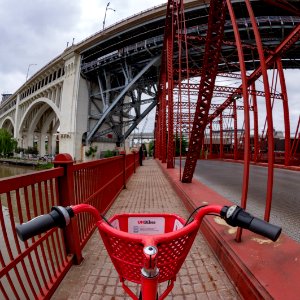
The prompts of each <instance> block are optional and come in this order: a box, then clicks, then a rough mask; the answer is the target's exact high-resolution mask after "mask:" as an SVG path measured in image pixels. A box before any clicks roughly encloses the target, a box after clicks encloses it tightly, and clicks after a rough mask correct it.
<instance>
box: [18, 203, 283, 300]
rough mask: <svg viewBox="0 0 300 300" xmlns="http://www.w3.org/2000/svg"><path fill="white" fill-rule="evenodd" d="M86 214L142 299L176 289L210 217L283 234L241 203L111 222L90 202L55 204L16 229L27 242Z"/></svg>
mask: <svg viewBox="0 0 300 300" xmlns="http://www.w3.org/2000/svg"><path fill="white" fill-rule="evenodd" d="M82 212H87V213H90V214H92V215H93V216H94V218H95V222H96V225H97V227H98V229H99V232H100V235H101V237H102V239H103V242H104V244H105V247H106V249H107V251H108V254H109V256H110V258H111V260H112V262H113V264H114V266H115V268H116V270H117V272H118V274H119V277H120V281H121V283H122V287H123V289H124V290H125V292H126V293H127V294H128V295H129V296H130V297H131V298H132V299H136V300H138V299H142V300H155V299H159V300H162V299H164V298H165V297H166V296H167V295H168V294H169V293H170V291H171V290H172V288H173V286H174V282H175V280H176V274H177V273H178V271H179V270H180V268H181V266H182V264H183V262H184V260H185V258H186V256H187V254H188V252H189V250H190V248H191V246H192V244H193V241H194V239H195V237H196V234H197V232H198V229H199V227H200V225H201V221H202V219H203V217H204V216H205V215H210V214H214V215H218V216H220V217H221V218H223V219H224V220H225V221H226V222H227V223H228V224H229V225H231V226H234V227H235V226H239V227H242V228H246V229H248V230H251V231H252V232H255V233H258V234H260V235H262V236H265V237H267V238H269V239H271V240H273V241H276V240H277V239H278V237H279V235H280V233H281V228H280V227H278V226H276V225H272V224H270V223H267V222H265V221H263V220H261V219H258V218H255V217H253V216H252V215H250V214H249V213H247V212H246V211H244V210H243V209H242V208H241V207H239V206H236V205H234V206H230V207H228V206H223V207H222V206H218V205H207V206H201V207H198V208H197V209H195V211H194V212H193V213H192V214H191V216H190V217H189V218H188V220H187V221H185V220H184V219H183V218H181V217H180V216H178V215H175V214H126V213H125V214H118V215H115V216H113V217H112V218H111V219H110V220H106V219H105V218H104V217H103V216H101V215H100V213H99V212H98V210H97V209H96V208H94V207H93V206H91V205H88V204H79V205H74V206H70V207H62V206H55V207H53V208H52V211H51V212H50V213H49V214H46V215H41V216H38V217H36V218H34V219H32V220H30V221H28V222H26V223H23V224H21V225H17V227H16V230H17V233H18V236H19V238H20V239H21V240H22V241H25V240H27V239H29V238H31V237H33V236H35V235H38V234H41V233H43V232H46V231H47V230H49V229H51V228H53V227H60V228H64V227H65V226H67V225H68V224H69V222H70V218H72V217H74V215H77V214H79V213H82ZM193 215H195V217H194V219H193V220H192V216H193ZM126 280H127V281H131V282H135V283H137V284H140V285H141V289H140V294H139V297H138V296H136V295H135V294H134V293H133V292H132V290H131V289H130V288H129V287H128V286H127V285H126V284H125V281H126ZM166 281H168V285H167V287H166V289H165V291H164V292H163V293H162V294H161V295H160V296H159V297H158V284H159V283H162V282H166Z"/></svg>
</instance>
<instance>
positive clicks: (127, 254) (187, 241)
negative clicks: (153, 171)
mask: <svg viewBox="0 0 300 300" xmlns="http://www.w3.org/2000/svg"><path fill="white" fill-rule="evenodd" d="M109 223H110V224H112V226H110V225H108V224H107V223H105V222H104V221H100V222H98V223H97V226H98V229H99V231H100V234H101V237H102V239H103V242H104V244H105V246H106V249H107V251H108V253H109V255H110V258H111V260H112V262H113V264H114V266H115V268H116V270H117V272H118V274H119V276H120V279H121V281H124V280H128V281H132V282H135V283H141V269H142V268H143V267H144V266H145V260H147V259H149V257H147V256H146V255H145V254H144V252H143V249H144V247H146V246H155V247H157V249H158V253H157V256H156V259H157V267H158V269H159V278H158V282H164V281H167V280H175V278H176V274H177V273H178V271H179V270H180V267H181V265H182V264H183V262H184V260H185V258H186V256H187V254H188V252H189V250H190V248H191V246H192V244H193V241H194V239H195V236H196V234H197V231H198V228H199V220H194V221H193V222H191V223H190V224H189V225H187V226H184V224H185V220H184V219H182V218H181V217H179V216H177V215H174V214H119V215H115V216H113V217H112V218H111V219H110V220H109Z"/></svg>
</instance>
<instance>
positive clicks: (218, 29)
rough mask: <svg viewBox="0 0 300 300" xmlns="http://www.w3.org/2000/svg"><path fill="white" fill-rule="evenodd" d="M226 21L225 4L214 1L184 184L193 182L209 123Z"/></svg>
mask: <svg viewBox="0 0 300 300" xmlns="http://www.w3.org/2000/svg"><path fill="white" fill-rule="evenodd" d="M225 17H226V2H225V1H223V0H211V1H210V7H209V16H208V26H207V35H206V42H205V50H204V57H203V67H202V72H201V81H200V86H199V96H198V101H197V107H196V111H195V118H194V122H193V128H192V132H191V137H190V143H189V150H188V153H187V157H186V163H185V167H184V171H183V175H182V182H191V181H192V177H193V173H194V170H195V167H196V164H197V159H198V156H199V153H200V148H201V145H202V140H203V137H204V131H205V127H206V124H207V119H208V112H209V109H210V104H211V99H212V96H213V91H214V85H215V80H216V77H217V72H218V63H219V59H220V54H221V46H222V39H223V34H224V24H225Z"/></svg>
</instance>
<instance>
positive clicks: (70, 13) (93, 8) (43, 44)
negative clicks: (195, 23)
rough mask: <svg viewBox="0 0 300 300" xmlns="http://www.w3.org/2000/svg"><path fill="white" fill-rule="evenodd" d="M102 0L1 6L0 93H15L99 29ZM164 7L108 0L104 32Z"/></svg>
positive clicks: (153, 0) (39, 0)
mask: <svg viewBox="0 0 300 300" xmlns="http://www.w3.org/2000/svg"><path fill="white" fill-rule="evenodd" d="M108 2H109V1H104V0H73V1H70V0H0V36H1V43H0V93H1V94H3V93H14V92H15V91H16V90H17V89H18V88H19V87H20V86H21V85H22V84H23V83H24V82H25V80H26V75H27V70H28V66H29V65H30V64H36V65H31V66H30V68H29V74H28V77H30V76H31V75H33V74H34V73H35V72H36V71H38V70H39V69H40V68H42V67H43V66H44V65H45V64H47V63H48V62H49V61H50V60H52V59H53V58H55V57H56V56H57V55H59V54H61V53H62V52H63V50H64V49H65V48H66V46H67V43H68V42H69V44H71V43H72V40H73V38H75V43H79V42H80V41H81V40H83V39H85V38H87V37H88V36H90V35H92V34H94V33H96V32H97V31H99V30H101V29H102V26H103V20H104V14H105V8H106V5H107V3H108ZM163 3H166V1H162V0H125V1H124V0H111V1H110V6H109V8H112V9H115V10H116V11H115V12H114V11H113V10H108V11H107V15H106V22H105V24H106V26H109V25H112V24H113V23H115V22H118V21H120V20H122V19H126V18H128V17H129V16H132V15H133V14H136V13H139V12H141V11H143V10H146V9H149V8H152V7H153V6H156V5H161V4H163Z"/></svg>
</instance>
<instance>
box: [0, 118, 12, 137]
mask: <svg viewBox="0 0 300 300" xmlns="http://www.w3.org/2000/svg"><path fill="white" fill-rule="evenodd" d="M0 128H4V129H6V130H7V131H8V132H9V133H10V134H11V135H12V136H13V135H14V128H15V122H14V120H13V119H12V118H11V117H10V116H7V117H6V118H5V119H4V120H3V121H2V123H1V125H0Z"/></svg>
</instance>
